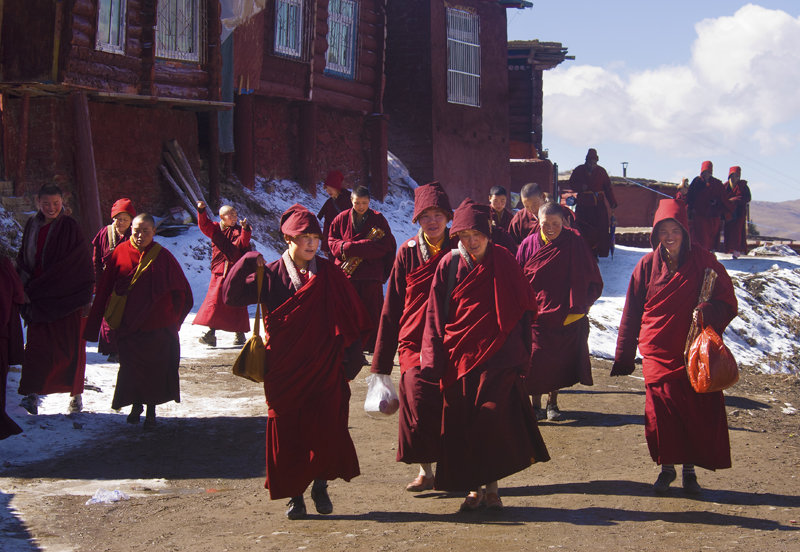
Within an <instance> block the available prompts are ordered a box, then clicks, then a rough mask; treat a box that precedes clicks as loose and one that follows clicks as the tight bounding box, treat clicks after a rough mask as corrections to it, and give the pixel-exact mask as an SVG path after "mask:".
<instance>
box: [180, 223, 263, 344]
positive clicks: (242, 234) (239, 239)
mask: <svg viewBox="0 0 800 552" xmlns="http://www.w3.org/2000/svg"><path fill="white" fill-rule="evenodd" d="M197 213H198V215H197V224H198V225H199V226H200V230H201V231H202V232H203V234H205V235H206V236H208V237H209V238H211V280H210V281H209V283H208V292H207V293H206V298H205V299H204V300H203V304H202V305H200V308H199V309H198V310H197V315H195V317H194V321H193V322H192V324H198V325H200V326H208V327H209V328H214V329H215V330H222V331H225V332H248V331H250V315H249V314H248V313H247V308H245V307H231V306H230V305H226V304H225V302H224V301H223V300H222V280H224V279H225V276H226V274H227V273H228V270H229V269H230V267H231V266H232V265H233V264H234V263H235V262H236V261H238V260H239V259H240V258H241V257H242V255H244V254H245V253H247V252H248V251H250V234H251V230H250V229H249V228H248V229H246V230H245V229H243V228H242V227H241V226H239V225H238V224H237V225H236V226H231V227H226V228H225V229H224V230H223V229H222V228H221V227H220V225H219V224H217V223H214V222H211V220H210V219H209V218H208V212H207V211H206V210H205V209H201V210H198V211H197Z"/></svg>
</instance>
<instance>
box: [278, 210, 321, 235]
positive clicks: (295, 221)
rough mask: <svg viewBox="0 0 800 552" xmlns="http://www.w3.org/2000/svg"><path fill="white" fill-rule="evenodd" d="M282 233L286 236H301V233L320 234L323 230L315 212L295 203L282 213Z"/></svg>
mask: <svg viewBox="0 0 800 552" xmlns="http://www.w3.org/2000/svg"><path fill="white" fill-rule="evenodd" d="M281 233H282V234H284V235H286V236H299V235H300V234H319V235H320V236H321V235H322V230H320V227H319V221H318V220H317V217H315V216H314V213H312V212H311V211H309V210H308V209H306V208H305V207H303V206H302V205H300V204H299V203H295V204H294V205H292V206H291V207H289V208H288V209H286V211H284V212H283V215H281Z"/></svg>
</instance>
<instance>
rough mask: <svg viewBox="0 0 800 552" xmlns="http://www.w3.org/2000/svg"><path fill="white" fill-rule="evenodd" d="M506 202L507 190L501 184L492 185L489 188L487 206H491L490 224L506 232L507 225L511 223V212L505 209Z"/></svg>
mask: <svg viewBox="0 0 800 552" xmlns="http://www.w3.org/2000/svg"><path fill="white" fill-rule="evenodd" d="M507 204H508V192H507V191H506V189H505V188H503V187H502V186H492V188H491V189H490V190H489V207H491V208H492V209H491V211H490V214H491V219H489V220H490V221H491V223H492V226H494V227H497V228H500V229H501V230H503V231H504V232H508V227H509V225H510V224H511V219H512V216H513V215H512V214H511V211H509V210H508V209H506V205H507Z"/></svg>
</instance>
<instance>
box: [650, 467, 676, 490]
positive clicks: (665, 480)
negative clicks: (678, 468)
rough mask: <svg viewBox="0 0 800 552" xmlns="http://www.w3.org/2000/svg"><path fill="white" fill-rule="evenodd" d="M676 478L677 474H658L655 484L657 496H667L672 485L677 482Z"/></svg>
mask: <svg viewBox="0 0 800 552" xmlns="http://www.w3.org/2000/svg"><path fill="white" fill-rule="evenodd" d="M675 477H676V474H675V472H668V471H662V472H661V473H660V474H658V479H656V482H655V483H654V484H653V490H654V491H655V492H656V494H660V495H663V494H666V493H667V491H669V485H670V483H672V482H673V481H675Z"/></svg>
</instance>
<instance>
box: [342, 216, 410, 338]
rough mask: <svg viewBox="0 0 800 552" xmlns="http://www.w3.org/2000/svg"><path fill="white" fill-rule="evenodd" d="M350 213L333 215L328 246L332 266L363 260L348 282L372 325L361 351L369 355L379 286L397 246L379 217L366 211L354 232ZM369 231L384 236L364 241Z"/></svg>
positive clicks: (374, 333) (378, 313) (379, 301)
mask: <svg viewBox="0 0 800 552" xmlns="http://www.w3.org/2000/svg"><path fill="white" fill-rule="evenodd" d="M354 213H355V211H354V210H353V209H348V210H347V211H342V212H341V213H339V214H338V215H336V218H334V219H333V222H332V223H331V228H330V234H329V235H328V245H329V246H330V250H331V255H333V257H334V262H335V263H336V266H340V265H341V264H342V263H343V262H344V260H345V259H349V258H352V257H361V258H362V259H364V260H363V262H362V263H361V264H360V265H359V266H358V268H356V270H355V272H353V274H352V276H350V282H351V283H352V284H353V287H355V289H356V292H357V293H358V296H359V297H360V298H361V301H362V303H363V304H364V307H365V308H366V309H367V312H368V313H369V317H370V320H371V321H372V324H373V328H374V329H373V331H372V333H371V334H370V335H369V336H368V337H367V338H366V339H365V340H364V344H363V345H364V350H365V351H368V352H372V351H373V350H374V349H375V339H376V338H377V333H378V323H379V321H380V317H381V309H382V308H383V283H384V282H385V281H386V280H387V279H388V278H389V273H390V272H391V269H392V265H393V264H394V256H395V252H396V249H397V244H396V242H395V240H394V236H393V235H392V229H391V228H390V227H389V223H388V222H387V221H386V219H385V218H384V217H383V215H382V214H380V213H378V212H376V211H373V210H372V209H367V212H366V215H365V216H366V220H364V222H363V223H362V224H361V227H360V228H359V229H358V230H356V228H355V227H354V226H353V215H354ZM373 228H380V229H381V230H383V232H384V236H383V237H382V238H381V239H379V240H369V239H367V235H368V234H369V232H370V230H372V229H373Z"/></svg>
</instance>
